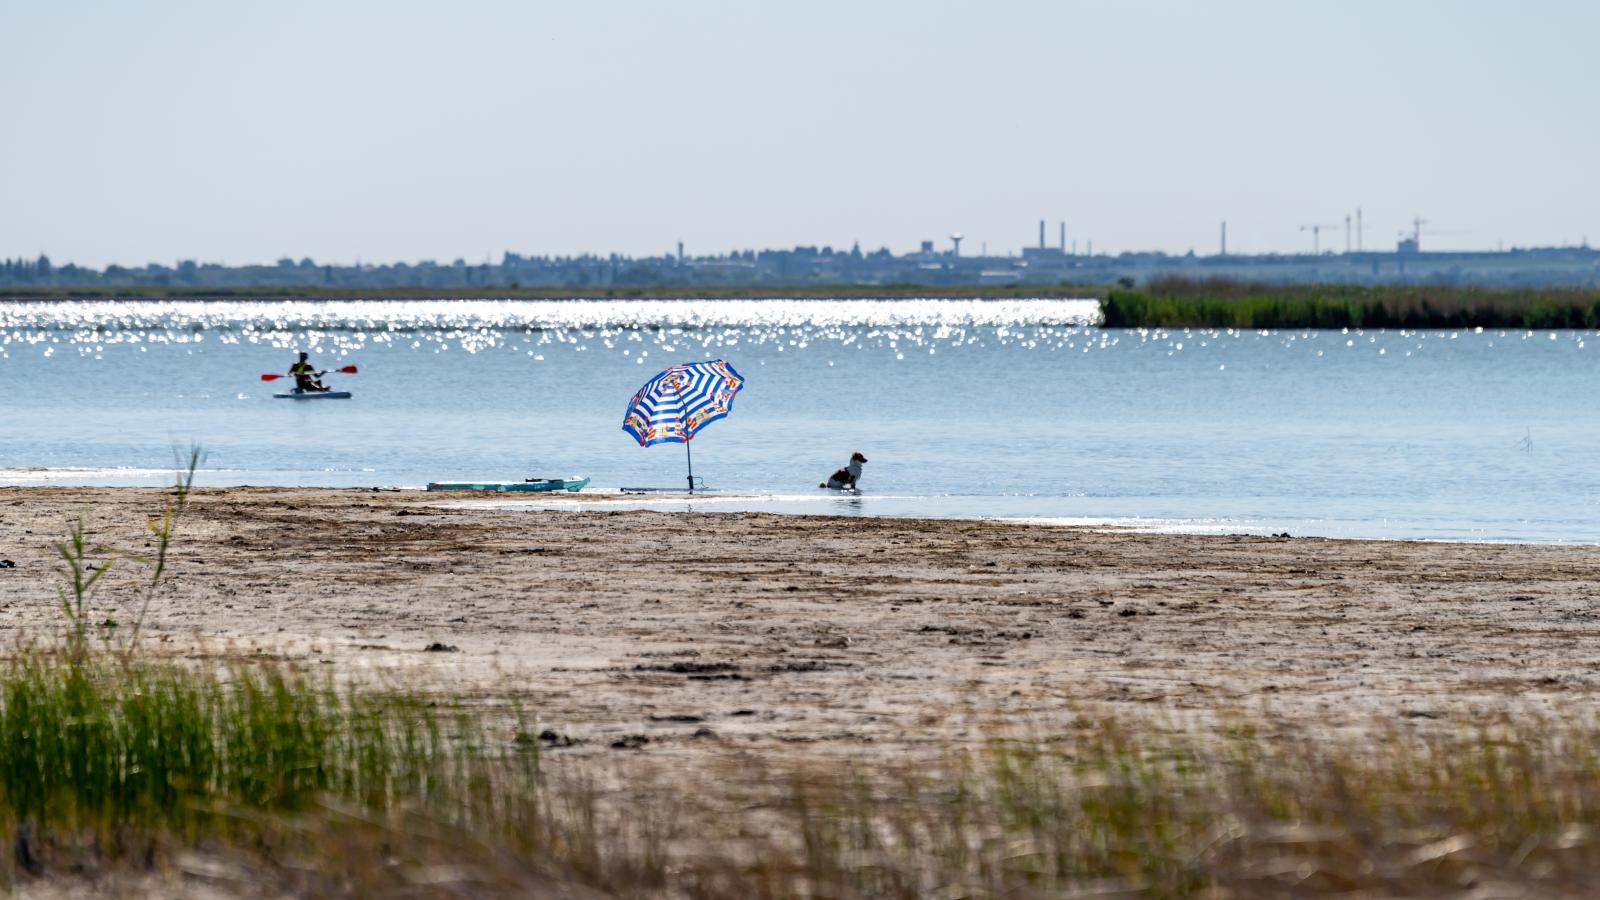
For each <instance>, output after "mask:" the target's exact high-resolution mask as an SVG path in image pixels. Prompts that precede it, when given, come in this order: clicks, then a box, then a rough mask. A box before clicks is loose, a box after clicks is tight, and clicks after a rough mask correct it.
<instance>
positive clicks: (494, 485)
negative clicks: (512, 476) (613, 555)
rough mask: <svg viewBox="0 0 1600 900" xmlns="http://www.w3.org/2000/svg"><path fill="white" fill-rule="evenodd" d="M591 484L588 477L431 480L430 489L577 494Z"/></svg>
mask: <svg viewBox="0 0 1600 900" xmlns="http://www.w3.org/2000/svg"><path fill="white" fill-rule="evenodd" d="M588 484H589V479H587V478H530V479H528V480H527V481H430V482H428V490H430V491H496V492H500V493H506V492H511V491H517V492H521V491H535V492H540V493H548V492H550V491H571V492H572V493H574V494H576V493H577V492H579V491H581V490H583V489H584V488H585V487H586V486H587V485H588Z"/></svg>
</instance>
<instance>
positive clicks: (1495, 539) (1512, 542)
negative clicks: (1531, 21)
mask: <svg viewBox="0 0 1600 900" xmlns="http://www.w3.org/2000/svg"><path fill="white" fill-rule="evenodd" d="M219 473H236V474H251V470H244V469H214V470H209V471H207V470H202V471H201V474H202V484H204V482H203V478H204V476H205V475H206V474H213V475H214V474H219ZM171 477H172V470H171V469H170V468H125V469H119V468H109V467H98V468H51V467H43V466H30V467H10V468H0V491H5V490H12V489H16V490H29V489H35V488H71V489H82V490H151V491H159V490H164V489H166V487H167V485H168V484H170V481H171ZM204 489H205V490H214V491H218V490H220V491H226V490H258V489H260V490H282V491H295V490H307V491H356V492H376V493H401V494H417V495H421V496H424V497H426V498H431V499H432V500H433V501H434V502H435V504H436V505H439V506H441V507H459V508H461V509H465V510H472V509H480V510H501V511H514V512H534V511H550V512H584V511H599V510H616V509H628V510H637V511H656V512H667V513H675V512H694V513H707V514H712V515H721V514H735V513H770V514H772V515H782V516H839V517H841V518H847V519H851V518H859V519H875V518H884V519H930V520H937V521H966V522H992V523H998V524H1014V525H1030V526H1037V527H1044V528H1084V529H1091V530H1104V531H1125V532H1130V533H1137V534H1152V535H1191V536H1199V537H1203V536H1210V537H1226V536H1237V537H1251V536H1253V537H1275V536H1278V535H1279V534H1282V533H1288V534H1291V535H1292V536H1294V537H1296V538H1301V539H1306V540H1356V541H1398V542H1422V543H1440V544H1464V545H1472V546H1478V545H1483V546H1492V545H1509V546H1529V547H1545V546H1550V547H1595V546H1600V540H1589V541H1585V540H1575V539H1567V538H1536V537H1516V536H1511V535H1505V534H1499V535H1496V534H1486V535H1473V536H1459V535H1442V534H1436V533H1427V532H1424V533H1412V534H1406V533H1390V534H1362V533H1359V532H1356V533H1352V532H1351V531H1349V530H1348V529H1346V530H1344V531H1343V532H1341V531H1340V530H1339V529H1338V528H1334V529H1331V530H1328V531H1319V530H1318V529H1317V525H1319V524H1326V523H1329V522H1333V523H1338V524H1347V523H1348V522H1349V521H1350V520H1339V519H1315V520H1291V519H1276V520H1254V519H1248V518H1243V517H1230V516H1208V517H1196V518H1175V517H1170V516H1166V517H1164V516H1142V515H1090V514H1083V513H1080V512H1075V513H1072V514H1052V513H1040V512H1035V511H1017V510H1012V511H1005V510H1004V507H1005V506H1007V505H1015V504H1016V503H1017V501H1019V500H1020V501H1023V502H1031V501H1035V500H1038V499H1041V498H1036V497H1033V496H1031V495H1016V494H995V495H980V494H973V495H953V494H940V495H915V494H881V495H880V494H874V493H871V492H867V493H863V494H860V495H848V494H836V493H829V492H823V491H804V490H799V491H788V492H775V491H769V492H762V491H751V490H726V491H722V490H713V491H705V492H701V493H697V494H694V495H690V494H688V493H687V492H686V491H681V490H677V491H674V490H664V489H652V490H651V491H650V492H648V493H624V492H623V490H622V489H621V488H615V487H592V486H591V487H586V488H585V489H584V490H583V491H582V492H579V493H567V492H547V493H536V492H529V493H518V492H505V493H497V492H491V491H425V490H424V488H423V486H422V485H311V486H307V485H273V484H221V485H204ZM1043 499H1046V500H1048V499H1051V498H1043ZM1055 499H1058V500H1065V499H1071V498H1055ZM985 504H988V505H990V506H991V507H992V508H990V509H987V510H985V509H981V508H980V507H983V506H984V505H985ZM941 507H942V508H941ZM1358 527H1359V526H1358ZM1488 527H1489V526H1484V530H1487V528H1488Z"/></svg>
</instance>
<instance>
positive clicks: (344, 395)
mask: <svg viewBox="0 0 1600 900" xmlns="http://www.w3.org/2000/svg"><path fill="white" fill-rule="evenodd" d="M272 397H273V399H274V400H349V399H350V392H349V391H302V390H298V389H296V390H293V391H290V392H289V393H287V394H273V395H272Z"/></svg>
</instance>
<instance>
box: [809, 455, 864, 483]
mask: <svg viewBox="0 0 1600 900" xmlns="http://www.w3.org/2000/svg"><path fill="white" fill-rule="evenodd" d="M866 461H867V458H866V457H865V456H862V455H861V454H859V453H852V454H850V464H849V465H847V466H845V467H844V468H842V469H840V470H839V471H837V472H834V473H833V474H832V475H829V476H828V480H827V481H824V482H823V483H821V484H819V485H817V487H819V488H828V489H829V490H833V491H856V492H860V490H861V489H860V488H858V487H856V482H857V481H860V480H861V466H862V465H863V464H864V463H866Z"/></svg>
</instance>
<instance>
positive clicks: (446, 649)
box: [422, 641, 461, 653]
mask: <svg viewBox="0 0 1600 900" xmlns="http://www.w3.org/2000/svg"><path fill="white" fill-rule="evenodd" d="M422 652H423V653H460V652H461V648H460V647H457V646H454V645H452V644H441V643H440V642H438V641H434V642H433V643H431V644H429V645H428V646H426V647H423V648H422Z"/></svg>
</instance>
